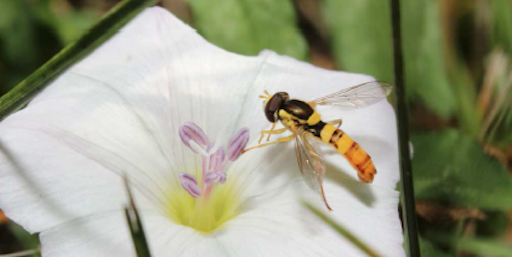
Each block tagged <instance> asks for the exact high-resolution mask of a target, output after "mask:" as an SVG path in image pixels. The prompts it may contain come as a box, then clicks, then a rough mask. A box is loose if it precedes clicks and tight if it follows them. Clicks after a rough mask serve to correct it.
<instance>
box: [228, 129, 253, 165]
mask: <svg viewBox="0 0 512 257" xmlns="http://www.w3.org/2000/svg"><path fill="white" fill-rule="evenodd" d="M247 142H249V129H248V128H242V129H240V130H239V131H238V132H237V133H236V134H235V136H234V137H233V138H232V139H231V140H230V141H229V144H228V159H229V160H230V161H235V160H236V159H238V157H240V155H241V154H242V150H243V149H244V148H245V146H246V145H247Z"/></svg>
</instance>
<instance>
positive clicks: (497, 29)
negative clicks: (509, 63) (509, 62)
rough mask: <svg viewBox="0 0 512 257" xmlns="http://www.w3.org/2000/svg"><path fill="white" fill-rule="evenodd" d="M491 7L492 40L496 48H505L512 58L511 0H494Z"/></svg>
mask: <svg viewBox="0 0 512 257" xmlns="http://www.w3.org/2000/svg"><path fill="white" fill-rule="evenodd" d="M489 4H490V6H491V12H492V15H489V18H490V19H491V38H492V41H493V42H492V43H493V45H494V46H497V47H502V48H504V49H505V50H506V51H507V52H508V54H509V56H512V33H510V31H512V16H510V13H512V2H511V1H509V0H493V1H491V2H489Z"/></svg>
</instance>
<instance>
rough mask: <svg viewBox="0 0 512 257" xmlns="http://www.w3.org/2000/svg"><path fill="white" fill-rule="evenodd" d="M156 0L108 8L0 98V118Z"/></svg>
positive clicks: (135, 0)
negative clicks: (105, 12) (69, 43)
mask: <svg viewBox="0 0 512 257" xmlns="http://www.w3.org/2000/svg"><path fill="white" fill-rule="evenodd" d="M157 2H158V0H125V1H123V2H121V3H120V4H118V5H116V6H115V7H114V8H112V9H111V10H110V11H109V12H108V13H107V14H106V15H105V16H104V17H103V19H101V20H100V21H99V22H98V23H97V24H96V25H94V26H93V27H92V28H91V29H90V30H89V31H88V32H87V33H85V34H84V35H83V36H82V37H81V38H80V39H78V41H76V42H75V43H73V44H71V45H69V46H67V47H65V48H64V49H63V50H61V51H60V52H59V53H58V54H57V55H55V56H54V57H53V58H52V59H50V60H49V61H48V62H47V63H45V64H44V65H43V66H41V67H40V68H39V69H37V70H36V71H35V72H34V73H32V74H31V75H30V76H28V77H27V78H26V79H24V80H23V81H22V82H21V83H20V84H18V85H17V86H16V87H15V88H13V89H12V90H11V91H9V92H8V93H7V94H5V95H4V96H2V97H1V98H0V120H2V119H4V118H5V117H6V116H7V115H9V114H11V113H13V112H15V111H17V110H19V109H20V108H22V107H23V106H24V105H26V104H27V103H28V102H29V101H30V99H32V98H33V97H34V96H35V95H36V94H37V92H39V91H40V90H42V89H43V88H44V86H45V85H47V84H48V82H49V81H51V80H52V79H54V78H55V77H56V76H57V75H58V74H59V73H61V72H62V71H63V70H64V69H66V68H67V67H69V66H70V65H72V64H73V63H75V62H77V61H79V60H80V59H82V58H83V57H85V56H86V55H87V54H89V53H90V52H92V51H93V50H94V49H96V48H97V47H98V46H100V45H101V44H102V43H103V42H105V41H106V40H108V39H109V38H111V37H112V36H113V35H114V34H116V32H117V31H118V30H119V29H120V28H121V27H122V26H123V25H124V24H126V23H127V22H128V21H130V20H131V19H132V18H133V17H135V15H137V14H138V13H140V12H141V11H142V10H143V9H144V8H146V7H148V6H151V5H154V4H156V3H157Z"/></svg>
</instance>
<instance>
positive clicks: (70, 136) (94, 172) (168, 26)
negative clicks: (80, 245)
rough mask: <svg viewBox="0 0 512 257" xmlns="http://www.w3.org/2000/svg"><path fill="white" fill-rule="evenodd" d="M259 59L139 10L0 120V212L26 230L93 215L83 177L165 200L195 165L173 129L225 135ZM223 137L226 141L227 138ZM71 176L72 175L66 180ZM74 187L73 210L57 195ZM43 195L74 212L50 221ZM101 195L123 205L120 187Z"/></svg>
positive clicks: (154, 11) (162, 14) (92, 188)
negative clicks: (77, 194)
mask: <svg viewBox="0 0 512 257" xmlns="http://www.w3.org/2000/svg"><path fill="white" fill-rule="evenodd" d="M263 59H264V58H248V57H242V56H238V55H234V54H230V53H227V52H225V51H223V50H221V49H218V48H216V47H214V46H212V45H210V44H209V43H207V42H206V41H205V40H204V39H202V38H201V37H200V36H199V35H197V34H196V33H195V32H194V31H193V30H192V29H191V28H189V27H188V26H185V25H184V24H183V23H182V22H181V21H179V20H178V19H176V18H175V17H173V16H172V15H170V14H169V13H168V12H167V11H164V10H163V9H160V8H151V9H148V10H146V11H145V12H144V13H142V14H141V15H139V16H138V17H137V18H136V19H134V20H133V21H132V22H130V23H129V24H128V25H127V26H126V27H124V28H123V29H122V31H120V32H119V33H118V34H117V35H116V36H115V37H113V38H112V39H111V40H109V41H108V42H107V43H106V44H104V45H102V46H101V47H100V48H99V49H98V50H96V51H95V52H94V53H93V54H91V55H90V56H88V57H87V58H85V59H84V60H83V61H82V62H80V63H78V64H76V65H75V66H73V67H72V68H70V69H69V70H68V71H67V72H66V73H65V74H63V75H62V76H60V77H59V78H58V79H56V80H55V81H54V82H53V83H52V84H51V85H50V86H49V87H47V88H46V89H45V90H44V91H43V92H42V93H40V94H39V95H38V96H37V97H36V98H35V99H34V100H33V101H32V102H31V103H30V104H29V106H28V107H27V108H26V109H24V110H22V111H20V112H18V113H16V114H14V115H11V116H10V117H8V118H7V119H6V120H4V121H3V122H2V123H1V125H0V131H1V136H0V137H1V139H2V142H3V143H4V144H5V146H4V148H6V149H7V150H8V151H10V152H11V153H12V158H11V159H13V160H10V158H8V157H7V156H6V153H4V154H3V155H4V156H3V157H2V158H3V160H2V164H1V165H2V167H3V169H2V171H1V172H2V173H1V175H0V176H2V177H3V178H4V179H2V181H1V182H0V185H1V186H2V189H0V190H2V191H0V192H1V194H0V199H2V200H0V206H1V207H2V208H3V209H4V210H5V211H6V213H7V215H8V216H9V217H11V218H12V219H14V220H16V221H18V222H20V223H21V224H23V225H24V226H25V227H26V228H27V229H29V230H30V231H31V232H38V231H41V230H43V229H46V228H49V227H52V226H55V225H56V224H58V223H59V222H63V221H66V220H69V219H71V218H74V217H76V216H80V215H88V214H90V213H94V212H97V211H102V210H104V209H105V208H106V207H101V206H102V205H101V204H99V205H96V204H94V206H89V205H93V203H94V202H95V201H93V200H89V199H88V198H86V197H85V195H95V194H98V189H97V188H96V185H94V183H93V182H91V183H90V184H87V185H85V183H83V181H82V176H86V174H87V176H94V178H95V179H97V180H98V181H102V180H107V179H110V180H109V181H112V180H113V179H119V176H118V175H120V174H121V173H127V174H128V175H129V177H130V178H131V180H132V181H133V183H139V184H141V186H140V187H138V188H136V189H139V190H143V191H146V192H141V193H142V194H143V195H145V196H148V197H150V196H149V195H156V197H153V198H156V199H148V201H149V200H152V202H161V201H165V197H167V196H166V195H165V194H166V191H168V190H167V188H168V187H169V186H172V185H177V186H179V181H178V174H179V173H182V172H191V173H193V172H196V171H197V170H199V167H200V166H199V159H198V158H197V157H196V156H194V155H193V154H191V153H190V152H187V151H189V150H188V149H185V148H184V147H183V146H182V143H181V141H180V139H179V137H178V128H179V126H180V125H182V124H183V123H184V122H186V121H193V122H196V123H197V124H199V125H200V126H202V127H203V128H206V132H207V133H209V134H212V133H213V134H215V133H220V132H219V131H233V132H234V131H235V129H236V124H235V123H234V122H235V121H236V119H233V112H232V110H233V106H237V105H238V104H235V105H234V104H233V102H237V103H242V102H243V96H245V93H244V92H245V91H246V90H247V89H248V88H249V85H250V84H251V83H252V82H253V81H254V79H255V77H256V75H257V73H258V71H259V69H260V66H261V63H262V62H263ZM224 127H227V130H222V128H224ZM224 135H225V137H226V141H227V137H229V136H230V135H232V133H225V134H224ZM32 149H33V150H32ZM184 150H185V151H184ZM43 158H44V159H43ZM87 159H89V162H88V160H87ZM43 160H44V161H43ZM11 162H15V164H12V163H11ZM16 165H17V166H20V167H23V171H24V174H26V176H27V177H34V178H37V179H34V180H35V182H34V183H36V184H38V187H37V190H35V191H34V190H32V189H30V188H31V185H27V184H26V182H25V181H24V179H23V178H22V177H20V176H18V175H17V172H18V171H17V169H16V168H15V166H16ZM70 170H72V171H70ZM74 173H76V174H81V176H70V175H69V174H74ZM109 173H111V174H109ZM113 174H114V175H116V176H112V175H113ZM49 180H51V181H52V183H49ZM43 183H45V184H44V185H43ZM116 183H118V184H119V182H116ZM61 184H63V185H65V186H64V188H66V189H65V190H64V189H62V188H61V186H60V185H61ZM73 185H83V188H81V187H77V189H76V190H82V191H83V193H82V195H84V199H81V201H83V202H77V203H76V205H80V204H81V206H82V207H81V208H80V207H77V208H75V207H74V205H73V203H68V202H69V199H67V198H66V197H67V196H69V195H74V193H73V192H72V191H73V189H74V187H73ZM11 188H15V189H17V191H16V192H15V191H13V190H10V189H11ZM53 188H54V189H53ZM143 188H146V189H143ZM46 190H50V191H51V190H53V191H55V192H57V191H58V192H60V193H54V194H53V195H52V198H51V200H52V201H56V203H55V204H58V205H65V206H68V207H69V210H70V211H71V210H73V211H72V213H73V214H72V215H67V216H66V215H64V216H66V217H67V218H66V217H64V216H63V215H58V216H59V217H57V216H55V215H53V216H52V215H50V216H51V217H49V216H48V215H49V214H48V213H50V212H48V211H47V209H48V208H49V209H51V207H45V208H46V209H42V208H43V207H42V206H51V205H54V203H50V201H49V198H47V197H46V198H45V197H43V198H42V197H40V196H41V195H46V194H47V192H46ZM53 191H52V192H53ZM110 191H114V192H112V193H111V194H112V195H105V196H104V197H105V198H112V199H124V198H125V196H124V193H123V194H121V192H123V190H122V189H119V188H118V189H116V190H114V189H113V188H112V189H111V190H110ZM110 191H109V190H107V191H105V192H110ZM64 192H65V193H64ZM53 198H55V199H53ZM150 198H151V197H150ZM4 199H5V200H4ZM29 199H30V200H29ZM92 199H94V198H92ZM84 202H85V204H84ZM22 203H23V204H22ZM111 204H113V203H111ZM113 205H115V206H116V208H118V206H121V205H122V202H117V203H116V204H113ZM34 209H38V210H40V211H41V212H42V213H44V215H41V216H40V217H39V218H38V219H30V218H29V217H31V216H30V215H29V214H27V212H26V210H34Z"/></svg>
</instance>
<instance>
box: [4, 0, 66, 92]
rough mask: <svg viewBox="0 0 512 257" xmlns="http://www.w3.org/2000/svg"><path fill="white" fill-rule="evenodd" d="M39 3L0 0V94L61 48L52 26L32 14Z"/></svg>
mask: <svg viewBox="0 0 512 257" xmlns="http://www.w3.org/2000/svg"><path fill="white" fill-rule="evenodd" d="M41 6H42V5H41V4H40V3H39V2H37V3H30V4H28V3H27V1H26V0H18V1H11V0H0V10H1V11H0V12H1V15H0V95H2V94H4V93H5V92H7V91H8V90H9V89H11V88H12V87H14V86H15V85H16V84H17V83H19V82H20V81H21V80H23V78H25V77H26V76H28V75H29V74H30V73H31V72H33V71H34V70H36V69H37V68H38V67H39V66H41V65H42V64H43V63H44V62H46V61H47V60H48V59H50V58H51V57H52V56H53V55H54V54H55V53H57V52H58V51H59V50H60V48H61V47H62V45H61V43H60V41H59V39H58V37H57V35H56V34H55V33H54V31H53V30H52V28H51V27H49V26H47V25H46V24H44V23H42V22H40V21H39V20H38V19H37V18H36V17H35V16H34V13H35V12H36V11H37V10H39V9H40V8H41Z"/></svg>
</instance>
